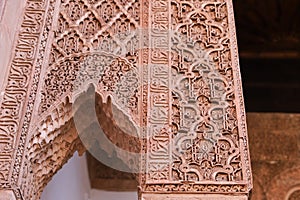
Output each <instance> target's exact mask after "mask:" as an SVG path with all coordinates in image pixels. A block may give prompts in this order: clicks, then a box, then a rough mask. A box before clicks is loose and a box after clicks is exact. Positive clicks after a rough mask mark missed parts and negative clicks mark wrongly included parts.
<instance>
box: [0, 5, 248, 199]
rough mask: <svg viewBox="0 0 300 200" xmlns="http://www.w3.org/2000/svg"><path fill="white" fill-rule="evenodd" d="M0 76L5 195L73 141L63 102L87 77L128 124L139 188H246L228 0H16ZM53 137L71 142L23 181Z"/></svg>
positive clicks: (26, 191)
mask: <svg viewBox="0 0 300 200" xmlns="http://www.w3.org/2000/svg"><path fill="white" fill-rule="evenodd" d="M24 46H26V48H24ZM8 79H9V80H10V82H9V83H8V85H7V88H6V91H5V92H6V95H5V97H4V99H3V101H2V104H1V105H2V107H1V109H2V110H7V112H4V114H3V115H2V116H1V119H0V120H1V121H0V122H1V123H0V128H1V130H3V138H4V137H5V141H6V142H4V145H6V146H5V148H3V152H4V150H5V155H7V156H6V157H5V158H4V159H3V160H1V162H2V163H3V164H5V165H6V166H7V168H6V169H7V170H6V171H5V170H3V172H2V176H1V177H0V178H1V184H2V185H1V186H2V187H8V188H14V189H15V191H16V193H17V196H22V195H23V196H27V197H28V196H30V195H32V194H33V193H34V192H36V194H38V193H39V192H40V190H41V189H42V188H43V186H44V185H45V184H46V182H47V181H46V179H47V180H49V179H48V177H51V175H52V172H53V173H54V172H55V171H56V170H57V169H58V168H59V166H61V165H62V164H63V163H64V162H65V161H66V160H67V158H68V157H70V154H72V153H73V152H74V151H75V150H78V147H77V146H79V147H80V146H81V145H82V143H81V142H80V140H79V138H78V135H77V131H78V130H76V128H75V127H74V124H73V117H74V113H73V112H72V109H74V107H72V106H73V104H74V102H75V101H76V98H77V97H78V96H80V95H78V94H81V93H82V91H86V90H87V87H88V86H89V85H90V84H93V85H94V87H95V89H96V91H97V92H98V94H99V95H100V96H101V98H102V100H103V101H104V103H105V102H106V101H107V98H111V99H112V102H113V103H114V105H115V106H116V107H117V108H118V109H119V110H121V111H122V112H123V114H124V116H126V117H127V118H128V119H129V120H130V122H131V123H132V124H134V125H135V128H136V130H138V134H137V135H138V136H139V137H140V142H141V146H140V147H141V150H140V152H139V153H140V159H141V160H140V161H141V162H140V164H139V166H138V167H139V170H141V174H140V187H139V189H140V192H141V194H146V193H147V195H149V194H150V196H151V194H153V195H154V194H157V193H170V192H172V193H173V192H175V193H178V194H183V195H184V194H187V193H193V194H199V196H198V197H195V198H200V197H201V195H202V194H208V195H209V194H227V195H229V194H236V195H243V196H245V195H247V194H248V192H249V191H250V189H251V188H252V178H251V169H250V159H249V153H248V140H247V130H246V122H245V112H244V102H243V96H242V90H241V80H240V74H239V64H238V54H237V44H236V38H235V27H234V19H233V8H232V3H231V1H230V0H219V1H218V0H212V1H207V0H203V1H193V0H190V1H176V0H158V1H146V0H142V1H139V0H132V1H123V0H113V1H108V0H61V1H59V0H57V1H55V0H49V1H47V0H38V1H36V0H35V1H33V0H27V3H26V8H25V11H24V19H23V22H22V25H21V29H20V34H19V38H18V40H17V41H16V47H15V55H14V57H13V60H12V62H11V71H10V74H9V77H8ZM75 109H76V108H75ZM12 112H13V115H12ZM120 131H121V130H120ZM58 140H59V141H61V140H63V141H65V142H67V143H68V144H69V145H70V146H72V148H71V147H70V150H68V151H65V152H63V151H54V152H57V153H54V154H55V155H54V157H55V156H57V155H58V152H63V153H62V155H61V156H60V157H59V159H61V161H59V164H58V165H57V166H56V167H57V168H55V169H51V167H50V168H49V169H47V170H45V169H43V170H45V171H44V172H43V173H44V176H41V177H47V178H45V179H43V178H41V179H40V180H37V182H39V181H40V183H39V184H38V185H39V186H38V188H34V189H33V188H28V187H25V185H26V183H27V182H28V180H30V179H31V178H32V179H39V177H37V176H36V177H29V175H28V171H31V169H30V168H28V166H31V164H30V162H38V161H39V156H40V155H42V152H47V151H48V150H49V149H48V148H49V147H51V145H52V147H53V146H55V144H56V143H55V142H56V141H58ZM3 141H4V140H3ZM12 141H15V144H16V146H17V147H16V148H14V149H16V150H13V148H12V147H13V145H12ZM48 144H49V145H48ZM56 145H58V146H57V148H58V150H59V149H61V147H60V146H59V143H57V144H56ZM80 149H81V148H79V150H80ZM24 155H26V156H24ZM30 156H32V157H30ZM52 158H53V157H52ZM52 158H51V159H52ZM51 159H50V160H51ZM59 159H58V160H59ZM40 162H43V160H42V158H41V160H40ZM43 163H44V164H45V163H46V165H48V164H47V162H43ZM10 166H11V167H10ZM32 166H35V165H34V164H33V165H32ZM35 170H37V171H39V169H35ZM18 191H19V192H18ZM33 196H34V195H33ZM145 198H146V196H145ZM148 198H149V197H147V198H146V199H148ZM166 198H167V197H166ZM176 198H177V197H176ZM243 198H244V197H243Z"/></svg>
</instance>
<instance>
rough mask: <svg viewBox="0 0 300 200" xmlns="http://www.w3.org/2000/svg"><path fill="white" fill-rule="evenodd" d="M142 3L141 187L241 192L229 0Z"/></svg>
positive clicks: (242, 164)
mask: <svg viewBox="0 0 300 200" xmlns="http://www.w3.org/2000/svg"><path fill="white" fill-rule="evenodd" d="M143 5H144V4H143ZM146 7H147V8H148V9H149V10H148V11H149V16H148V19H149V23H148V24H147V25H148V27H149V29H150V31H149V41H150V45H149V46H150V49H149V53H148V55H149V59H148V69H147V70H148V71H147V72H148V78H149V83H150V84H151V85H150V86H149V89H148V92H149V94H148V97H149V99H148V102H147V103H148V105H147V121H146V122H147V127H148V129H147V139H146V140H145V141H144V144H145V148H147V151H145V154H146V155H147V156H146V158H144V159H145V161H144V162H143V161H142V163H143V164H144V165H145V168H146V175H145V176H141V192H142V193H151V194H155V193H162V192H163V193H164V192H165V193H169V192H177V193H206V194H210V193H219V194H226V193H237V194H247V193H248V192H249V190H250V189H251V188H252V179H251V169H250V163H249V162H250V161H249V153H248V144H247V132H246V126H245V112H244V105H243V97H242V92H241V81H240V74H239V65H238V57H237V56H238V55H237V45H236V38H235V27H234V19H233V8H232V3H231V1H225V0H220V1H206V0H203V1H193V0H190V1H175V0H173V1H164V0H160V1H150V2H149V5H147V6H146ZM146 12H147V11H146ZM157 40H159V42H157ZM150 196H151V195H150ZM177 198H179V197H177ZM150 199H151V198H150Z"/></svg>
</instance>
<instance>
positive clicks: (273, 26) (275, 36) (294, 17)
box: [233, 0, 300, 113]
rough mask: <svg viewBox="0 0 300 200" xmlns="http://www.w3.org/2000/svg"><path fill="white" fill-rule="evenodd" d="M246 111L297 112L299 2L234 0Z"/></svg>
mask: <svg viewBox="0 0 300 200" xmlns="http://www.w3.org/2000/svg"><path fill="white" fill-rule="evenodd" d="M233 3H234V11H235V19H236V29H237V39H238V47H239V53H240V66H241V73H242V81H243V90H244V97H245V104H246V111H247V112H288V113H299V112H300V92H299V91H300V23H299V19H300V11H299V10H300V1H299V0H233Z"/></svg>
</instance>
